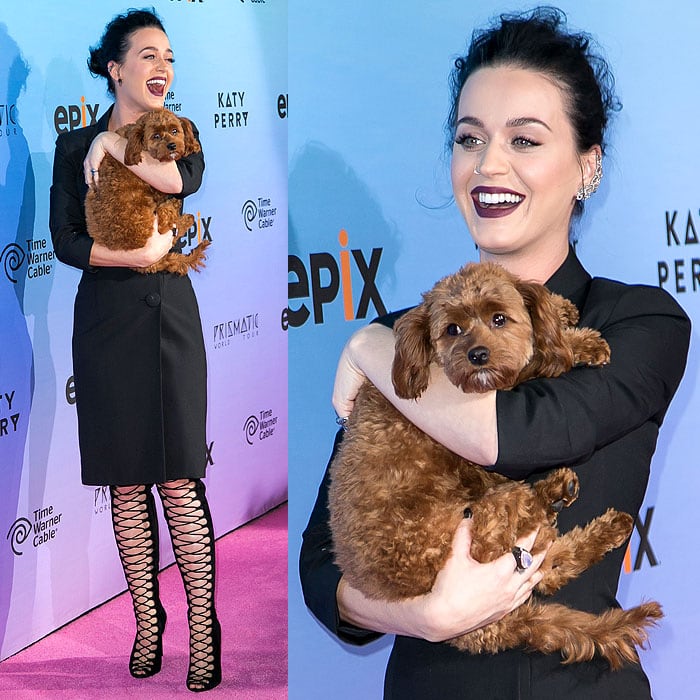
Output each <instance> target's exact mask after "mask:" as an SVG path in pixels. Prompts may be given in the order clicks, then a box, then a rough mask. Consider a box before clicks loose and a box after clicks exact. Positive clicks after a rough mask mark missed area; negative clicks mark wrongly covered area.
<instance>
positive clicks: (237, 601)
mask: <svg viewBox="0 0 700 700" xmlns="http://www.w3.org/2000/svg"><path fill="white" fill-rule="evenodd" d="M216 555H217V596H216V602H217V612H218V615H219V619H220V620H221V627H222V632H223V644H222V667H223V680H222V682H221V685H220V686H218V687H217V688H215V689H214V690H212V691H209V692H207V693H204V694H199V696H200V697H205V698H209V697H211V698H216V697H222V698H224V697H230V698H233V697H235V698H237V699H240V700H284V699H286V697H287V506H286V504H285V505H283V506H280V507H278V508H276V509H275V510H273V511H270V512H269V513H267V514H265V515H264V516H262V517H260V518H258V519H257V520H255V521H253V522H252V523H249V524H247V525H245V526H243V527H241V528H239V529H238V530H235V531H234V532H231V533H229V534H228V535H225V536H224V537H221V538H220V539H219V540H217V543H216ZM160 590H161V597H162V600H163V604H164V605H165V608H166V609H167V611H168V623H167V626H166V629H165V635H164V639H163V646H164V654H163V668H162V670H161V672H160V673H159V674H157V675H155V676H153V677H151V678H146V679H142V680H136V679H135V678H132V677H131V676H130V675H129V671H128V667H127V665H128V659H129V653H130V651H131V645H132V643H133V634H134V629H135V625H134V619H133V613H132V610H131V601H130V599H129V598H128V597H127V595H126V594H124V595H120V596H118V597H117V598H114V599H113V600H111V601H109V602H108V603H105V604H104V605H102V606H100V607H99V608H96V609H95V610H93V611H91V612H89V613H88V614H86V615H83V616H82V617H81V618H79V619H78V620H75V621H74V622H72V623H70V624H69V625H66V626H65V627H63V628H62V629H60V630H58V631H56V632H54V633H53V634H51V635H49V636H48V637H46V638H44V639H42V640H40V641H39V642H37V643H36V644H34V645H32V646H31V647H29V648H28V649H25V650H24V651H21V652H20V653H18V654H16V655H15V656H12V657H11V658H9V659H7V660H6V661H4V662H2V663H0V698H11V699H12V700H24V699H25V698H26V699H27V700H29V699H30V698H31V699H32V700H36V699H37V698H39V699H42V698H71V700H80V699H82V698H111V699H112V700H121V699H122V698H141V699H150V698H165V697H170V698H172V697H189V698H192V697H196V696H195V695H194V693H191V692H190V691H188V690H187V689H186V687H185V677H186V675H187V664H188V658H189V657H188V655H189V647H188V631H187V622H186V620H187V605H186V602H185V593H184V590H183V588H182V581H181V579H180V575H179V572H178V571H177V568H176V567H175V566H171V567H169V568H168V569H166V570H165V571H163V572H161V575H160Z"/></svg>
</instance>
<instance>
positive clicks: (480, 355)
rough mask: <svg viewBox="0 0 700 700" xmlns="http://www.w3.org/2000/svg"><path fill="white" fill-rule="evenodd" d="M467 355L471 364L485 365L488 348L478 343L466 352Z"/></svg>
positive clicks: (487, 359) (487, 358) (487, 357)
mask: <svg viewBox="0 0 700 700" xmlns="http://www.w3.org/2000/svg"><path fill="white" fill-rule="evenodd" d="M467 357H468V358H469V362H471V363H472V364H473V365H479V366H481V365H485V364H486V363H487V362H488V361H489V349H488V348H485V347H484V346H483V345H478V346H477V347H475V348H472V349H471V350H470V351H469V352H468V353H467Z"/></svg>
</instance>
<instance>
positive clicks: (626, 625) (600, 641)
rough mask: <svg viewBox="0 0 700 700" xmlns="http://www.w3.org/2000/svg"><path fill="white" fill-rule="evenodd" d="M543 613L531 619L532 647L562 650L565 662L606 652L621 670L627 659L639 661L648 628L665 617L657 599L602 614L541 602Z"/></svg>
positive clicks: (614, 668) (609, 659)
mask: <svg viewBox="0 0 700 700" xmlns="http://www.w3.org/2000/svg"><path fill="white" fill-rule="evenodd" d="M539 607H540V610H541V611H542V612H543V615H538V616H537V618H539V619H534V620H532V621H531V623H530V625H529V626H530V631H531V639H530V640H529V641H528V642H527V645H528V646H529V647H532V648H535V649H537V650H538V651H542V652H545V653H547V652H554V651H560V652H561V654H562V656H563V657H564V659H563V663H565V664H571V663H576V662H580V661H590V660H591V659H592V658H593V657H594V656H595V655H596V654H599V655H600V656H602V657H603V658H604V659H605V660H606V661H607V662H608V663H609V664H610V668H612V669H613V670H617V669H620V668H622V666H623V665H624V664H625V663H639V657H638V656H637V649H636V647H643V646H644V645H645V644H646V643H647V641H648V628H650V627H653V626H655V625H656V624H657V623H658V621H659V620H660V619H661V618H662V617H663V612H662V611H661V606H660V605H659V604H658V603H656V602H653V601H651V602H648V603H643V604H642V605H638V606H637V607H635V608H630V609H629V610H622V609H621V608H613V609H611V610H607V611H606V612H604V613H602V614H600V615H593V614H591V613H586V612H582V611H581V610H572V609H571V608H567V607H566V606H563V605H555V606H554V607H556V608H558V609H557V610H556V611H552V610H550V608H551V607H553V606H552V605H541V606H539Z"/></svg>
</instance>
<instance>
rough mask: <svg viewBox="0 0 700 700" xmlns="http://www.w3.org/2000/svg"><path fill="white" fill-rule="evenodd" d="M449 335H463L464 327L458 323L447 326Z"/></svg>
mask: <svg viewBox="0 0 700 700" xmlns="http://www.w3.org/2000/svg"><path fill="white" fill-rule="evenodd" d="M447 335H462V329H461V328H460V327H459V326H458V325H457V324H456V323H450V325H449V326H447Z"/></svg>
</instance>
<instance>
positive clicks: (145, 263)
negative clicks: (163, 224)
mask: <svg viewBox="0 0 700 700" xmlns="http://www.w3.org/2000/svg"><path fill="white" fill-rule="evenodd" d="M172 247H173V235H172V234H171V232H170V231H168V232H167V233H159V231H158V217H157V216H156V217H154V219H153V230H152V231H151V235H150V237H149V239H148V240H147V241H146V244H145V245H144V246H143V248H137V249H136V250H110V249H109V248H106V247H105V246H104V245H102V244H101V243H93V244H92V249H91V250H90V265H93V266H95V267H149V266H150V265H153V264H154V263H157V262H158V261H159V260H160V259H161V258H162V257H163V256H164V255H166V254H167V253H168V252H169V251H170V249H171V248H172Z"/></svg>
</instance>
